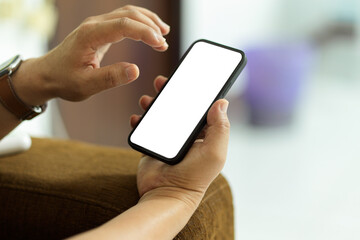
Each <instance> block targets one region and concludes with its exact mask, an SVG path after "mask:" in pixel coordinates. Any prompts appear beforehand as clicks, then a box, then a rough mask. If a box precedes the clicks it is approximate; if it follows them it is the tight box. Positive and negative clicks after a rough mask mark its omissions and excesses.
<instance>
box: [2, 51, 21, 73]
mask: <svg viewBox="0 0 360 240" xmlns="http://www.w3.org/2000/svg"><path fill="white" fill-rule="evenodd" d="M17 58H18V56H15V57H12V58H10V59H9V60H7V61H5V62H4V63H2V64H1V65H0V77H1V76H3V75H4V74H7V73H8V72H9V71H8V67H9V66H10V65H11V64H12V63H13V62H14V61H16V60H17Z"/></svg>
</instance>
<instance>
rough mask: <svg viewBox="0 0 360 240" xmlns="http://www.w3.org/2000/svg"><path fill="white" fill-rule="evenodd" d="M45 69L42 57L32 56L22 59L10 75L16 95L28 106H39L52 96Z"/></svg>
mask: <svg viewBox="0 0 360 240" xmlns="http://www.w3.org/2000/svg"><path fill="white" fill-rule="evenodd" d="M45 69H46V67H45V62H44V60H43V59H42V58H32V59H27V60H25V61H23V62H22V64H21V65H20V67H19V69H18V70H17V71H16V72H15V73H14V74H13V75H12V83H13V86H14V90H15V92H16V94H17V96H18V97H19V98H20V99H21V100H22V101H23V102H24V103H25V104H27V105H28V106H40V105H43V104H45V103H46V102H47V101H48V100H50V99H51V98H52V94H51V86H50V84H49V82H48V81H47V80H46V79H47V78H46V75H45Z"/></svg>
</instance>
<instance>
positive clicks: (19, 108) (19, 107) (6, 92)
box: [0, 74, 46, 120]
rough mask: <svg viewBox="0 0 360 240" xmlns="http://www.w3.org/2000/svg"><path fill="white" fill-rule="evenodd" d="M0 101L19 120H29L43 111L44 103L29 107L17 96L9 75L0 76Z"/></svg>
mask: <svg viewBox="0 0 360 240" xmlns="http://www.w3.org/2000/svg"><path fill="white" fill-rule="evenodd" d="M0 102H1V103H2V104H3V105H4V107H5V108H6V109H7V110H9V111H10V112H11V113H13V114H14V115H15V116H16V117H17V118H18V119H20V120H30V119H32V118H34V117H36V116H37V115H39V114H40V113H42V112H44V111H45V108H46V104H44V105H42V106H35V107H30V106H28V105H27V104H25V103H24V102H23V101H21V99H20V98H19V97H18V96H17V94H16V92H15V90H14V87H13V84H12V81H11V76H10V75H8V74H5V75H3V76H1V77H0Z"/></svg>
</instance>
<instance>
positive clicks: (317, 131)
mask: <svg viewBox="0 0 360 240" xmlns="http://www.w3.org/2000/svg"><path fill="white" fill-rule="evenodd" d="M125 4H134V5H139V6H142V7H146V8H149V9H150V10H153V11H155V12H156V13H158V15H159V16H160V17H162V18H163V19H164V20H165V21H166V22H167V23H169V24H170V25H171V27H172V30H171V34H170V35H169V36H168V37H167V40H168V42H169V44H170V48H169V51H167V52H166V53H157V52H154V51H152V50H151V49H150V48H149V47H147V46H144V45H143V44H141V43H138V42H132V41H129V40H125V41H123V42H121V43H119V44H116V45H115V46H113V47H112V48H111V49H110V51H109V53H108V54H107V55H106V57H105V59H104V61H103V64H104V65H106V64H110V63H112V62H116V61H122V60H126V61H130V62H134V63H136V64H138V65H139V68H140V71H141V75H140V78H139V80H137V81H136V83H133V84H130V85H127V86H125V87H121V88H117V89H113V90H109V91H106V92H103V93H101V94H99V95H97V96H94V97H92V98H91V99H88V100H86V101H84V102H81V103H69V102H66V101H62V100H54V101H52V102H51V104H50V109H49V111H47V113H46V114H44V115H42V116H41V117H38V118H37V119H36V120H34V121H31V122H26V123H23V124H22V125H21V126H20V127H19V128H18V129H16V131H25V132H28V133H30V134H31V135H33V136H40V137H61V138H71V139H77V140H82V141H87V142H91V143H96V144H103V145H111V146H119V147H128V146H127V143H126V141H127V136H128V134H129V132H130V127H129V124H128V119H129V116H130V115H131V114H132V113H141V111H140V109H139V107H138V106H137V101H138V98H139V97H140V96H141V95H142V94H145V93H146V94H154V91H153V89H152V80H153V79H154V77H155V76H157V75H158V74H164V75H169V74H170V73H171V71H172V69H173V68H174V67H175V66H176V64H177V62H178V59H179V57H180V56H181V55H182V53H183V52H184V51H185V50H186V49H187V47H188V46H189V45H190V44H191V43H192V42H193V41H195V40H196V39H199V38H207V39H210V40H213V41H217V42H220V43H223V44H227V45H230V46H233V47H236V48H240V49H242V50H244V51H245V53H246V54H247V56H248V65H247V67H246V69H245V71H244V73H243V74H242V76H240V77H239V79H238V80H237V82H236V84H235V86H234V87H233V88H232V90H231V91H230V92H229V94H228V99H229V100H230V108H229V116H230V121H231V124H232V129H231V137H230V146H229V151H228V161H227V163H226V166H225V168H224V171H223V174H224V175H225V176H226V177H227V179H228V180H229V182H230V185H231V187H232V191H233V195H234V206H235V222H236V223H235V224H236V226H235V231H236V239H247V240H250V239H277V240H278V239H359V238H360V228H359V226H360V184H359V183H360V174H359V171H360V124H359V123H360V2H359V1H356V0H341V1H340V0H330V1H329V0H328V1H325V0H303V1H294V0H258V1H253V0H241V1H237V0H222V1H216V0H207V1H205V0H196V1H190V0H182V1H180V0H179V1H177V0H172V1H166V0H150V1H149V0H147V1H145V0H143V1H140V0H136V1H121V0H102V1H96V0H77V1H70V0H58V1H55V0H0V32H1V33H2V35H3V37H2V38H1V39H0V49H1V54H0V61H5V60H6V59H7V58H10V57H11V56H13V55H15V54H18V53H20V54H22V55H23V56H24V57H25V58H29V57H36V56H39V55H42V54H44V53H45V52H46V51H47V50H48V49H49V48H52V47H54V46H56V45H57V44H58V43H60V42H61V41H62V40H63V39H64V37H65V36H66V35H67V34H69V33H70V32H71V31H72V30H73V29H74V28H76V27H77V26H78V25H79V24H80V23H81V21H82V20H84V19H85V18H86V17H88V16H91V15H98V14H102V13H105V12H107V11H111V10H113V9H115V8H118V7H121V6H123V5H125ZM214 57H216V56H214ZM150 63H151V64H150Z"/></svg>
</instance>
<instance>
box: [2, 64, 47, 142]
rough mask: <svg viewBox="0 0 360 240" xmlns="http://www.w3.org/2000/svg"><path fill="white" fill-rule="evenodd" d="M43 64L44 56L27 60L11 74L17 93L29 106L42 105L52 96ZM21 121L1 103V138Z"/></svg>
mask: <svg viewBox="0 0 360 240" xmlns="http://www.w3.org/2000/svg"><path fill="white" fill-rule="evenodd" d="M43 65H44V61H43V60H42V58H36V59H35V58H34V59H29V60H25V61H23V63H22V64H21V65H20V67H19V69H18V70H17V71H16V72H15V73H14V74H13V75H12V76H11V78H12V83H13V86H14V90H15V92H16V94H17V95H18V96H19V98H20V99H21V100H22V101H23V102H24V103H25V104H27V105H29V106H37V105H42V104H44V103H45V102H46V101H47V100H49V99H50V98H51V97H50V94H49V86H47V85H46V81H45V80H44V79H45V74H44V71H43V69H45V66H43ZM20 123H21V121H20V120H19V119H18V118H16V117H15V115H14V114H12V113H11V112H10V111H9V110H8V109H7V108H5V107H4V106H3V104H1V103H0V140H1V139H2V138H3V137H5V136H6V135H7V134H8V133H9V132H11V131H12V130H13V129H14V128H15V127H17V126H18V125H19V124H20Z"/></svg>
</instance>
